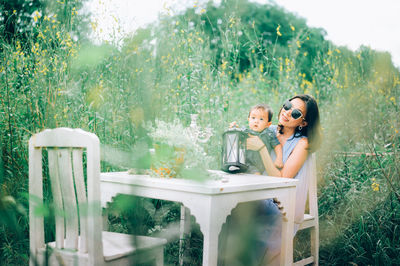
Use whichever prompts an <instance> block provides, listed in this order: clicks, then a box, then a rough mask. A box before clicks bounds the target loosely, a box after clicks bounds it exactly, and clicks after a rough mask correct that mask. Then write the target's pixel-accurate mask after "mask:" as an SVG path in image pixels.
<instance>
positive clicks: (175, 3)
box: [88, 0, 400, 68]
mask: <svg viewBox="0 0 400 266" xmlns="http://www.w3.org/2000/svg"><path fill="white" fill-rule="evenodd" d="M253 1H254V2H258V3H261V4H263V3H271V2H274V3H275V4H277V5H279V6H282V7H283V8H285V9H286V10H288V11H290V12H292V13H294V14H296V15H297V16H298V17H302V18H305V19H306V21H307V25H308V26H310V27H318V28H323V29H325V31H326V32H327V36H326V38H327V39H329V40H331V41H332V42H333V43H334V44H336V45H340V46H347V47H348V48H349V49H351V50H353V51H354V50H357V49H358V48H359V47H360V46H361V45H365V46H369V47H371V48H372V49H374V50H378V51H387V52H390V53H391V55H392V60H393V62H394V64H395V65H396V66H397V67H398V68H400V0H379V1H378V0H275V1H273V0H271V1H268V0H253ZM206 2H207V1H205V0H199V1H196V0H90V1H89V3H88V8H89V10H90V11H91V12H92V13H93V18H92V20H93V21H96V22H97V28H101V29H102V32H101V33H99V34H98V36H97V38H99V39H108V38H110V36H114V37H115V36H123V34H125V33H129V32H132V31H134V30H135V29H137V28H138V27H140V26H143V25H146V24H148V23H151V22H154V21H156V20H157V18H158V15H159V14H160V13H161V14H167V13H168V12H170V14H174V13H176V12H179V11H180V10H182V9H183V8H184V7H185V6H194V5H197V6H199V7H200V6H202V5H203V6H205V3H206ZM216 2H219V1H218V0H216ZM203 3H204V4H203ZM116 25H120V27H119V28H118V29H116V27H117V26H116ZM107 36H108V37H107Z"/></svg>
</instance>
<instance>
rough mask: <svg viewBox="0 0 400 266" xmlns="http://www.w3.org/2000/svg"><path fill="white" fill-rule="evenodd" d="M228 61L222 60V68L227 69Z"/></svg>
mask: <svg viewBox="0 0 400 266" xmlns="http://www.w3.org/2000/svg"><path fill="white" fill-rule="evenodd" d="M227 63H228V61H223V62H222V65H221V68H222V69H223V70H225V69H226V64H227Z"/></svg>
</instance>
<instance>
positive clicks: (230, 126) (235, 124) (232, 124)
mask: <svg viewBox="0 0 400 266" xmlns="http://www.w3.org/2000/svg"><path fill="white" fill-rule="evenodd" d="M233 127H239V125H238V124H237V123H236V121H233V122H231V123H230V124H229V128H233Z"/></svg>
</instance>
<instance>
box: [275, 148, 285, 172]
mask: <svg viewBox="0 0 400 266" xmlns="http://www.w3.org/2000/svg"><path fill="white" fill-rule="evenodd" d="M274 151H275V154H276V159H275V162H274V164H275V166H276V167H277V168H279V169H280V168H282V167H283V158H282V157H283V155H282V145H281V144H278V145H276V146H275V147H274Z"/></svg>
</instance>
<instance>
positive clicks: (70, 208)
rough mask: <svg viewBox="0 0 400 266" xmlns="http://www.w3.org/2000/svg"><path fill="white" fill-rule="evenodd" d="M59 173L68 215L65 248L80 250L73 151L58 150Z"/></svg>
mask: <svg viewBox="0 0 400 266" xmlns="http://www.w3.org/2000/svg"><path fill="white" fill-rule="evenodd" d="M57 157H58V171H59V177H60V184H61V188H62V189H61V193H62V197H63V203H64V210H65V215H66V217H67V218H66V219H65V220H66V223H65V248H68V249H75V250H77V249H78V235H79V229H78V207H77V204H76V193H75V185H74V180H73V176H72V164H71V150H70V149H58V150H57Z"/></svg>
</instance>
